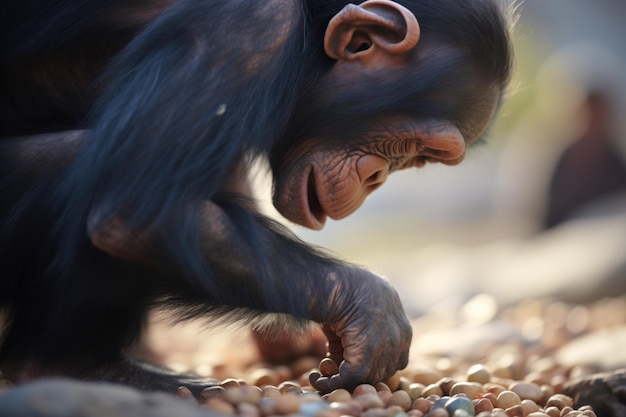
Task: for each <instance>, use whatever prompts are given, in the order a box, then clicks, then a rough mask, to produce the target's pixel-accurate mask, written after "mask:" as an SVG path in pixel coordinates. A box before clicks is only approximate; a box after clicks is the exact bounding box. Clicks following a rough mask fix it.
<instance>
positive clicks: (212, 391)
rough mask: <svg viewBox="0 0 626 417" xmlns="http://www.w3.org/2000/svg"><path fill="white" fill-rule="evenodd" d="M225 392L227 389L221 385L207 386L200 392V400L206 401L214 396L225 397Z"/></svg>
mask: <svg viewBox="0 0 626 417" xmlns="http://www.w3.org/2000/svg"><path fill="white" fill-rule="evenodd" d="M225 392H226V390H225V389H224V388H222V387H220V386H219V385H216V386H214V387H206V388H205V389H203V390H202V391H201V392H200V395H199V396H198V400H199V401H200V402H204V401H207V400H210V399H212V398H224V393H225Z"/></svg>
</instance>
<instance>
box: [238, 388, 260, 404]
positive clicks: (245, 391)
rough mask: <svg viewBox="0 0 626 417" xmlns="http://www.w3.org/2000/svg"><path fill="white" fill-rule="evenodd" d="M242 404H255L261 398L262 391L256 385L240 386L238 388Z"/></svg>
mask: <svg viewBox="0 0 626 417" xmlns="http://www.w3.org/2000/svg"><path fill="white" fill-rule="evenodd" d="M240 390H241V395H242V397H243V398H242V402H246V403H250V404H256V403H258V402H259V400H260V399H261V397H262V396H263V390H262V389H261V388H259V387H257V386H256V385H242V386H241V387H240Z"/></svg>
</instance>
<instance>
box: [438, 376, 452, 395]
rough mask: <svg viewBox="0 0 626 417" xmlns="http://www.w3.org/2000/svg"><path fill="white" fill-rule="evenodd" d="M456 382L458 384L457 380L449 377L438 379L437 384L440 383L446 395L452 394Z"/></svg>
mask: <svg viewBox="0 0 626 417" xmlns="http://www.w3.org/2000/svg"><path fill="white" fill-rule="evenodd" d="M454 384H456V381H455V380H453V379H452V378H448V377H446V378H441V379H440V380H439V381H437V385H439V387H440V388H441V391H443V394H444V395H450V390H451V389H452V386H453V385H454Z"/></svg>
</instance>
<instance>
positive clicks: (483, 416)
mask: <svg viewBox="0 0 626 417" xmlns="http://www.w3.org/2000/svg"><path fill="white" fill-rule="evenodd" d="M476 417H491V411H481V412H480V413H478V414H476Z"/></svg>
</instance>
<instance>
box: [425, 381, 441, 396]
mask: <svg viewBox="0 0 626 417" xmlns="http://www.w3.org/2000/svg"><path fill="white" fill-rule="evenodd" d="M429 395H436V396H438V397H441V396H443V390H442V389H441V387H440V386H439V385H437V384H430V385H428V386H426V387H424V391H422V396H424V397H428V396H429Z"/></svg>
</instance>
